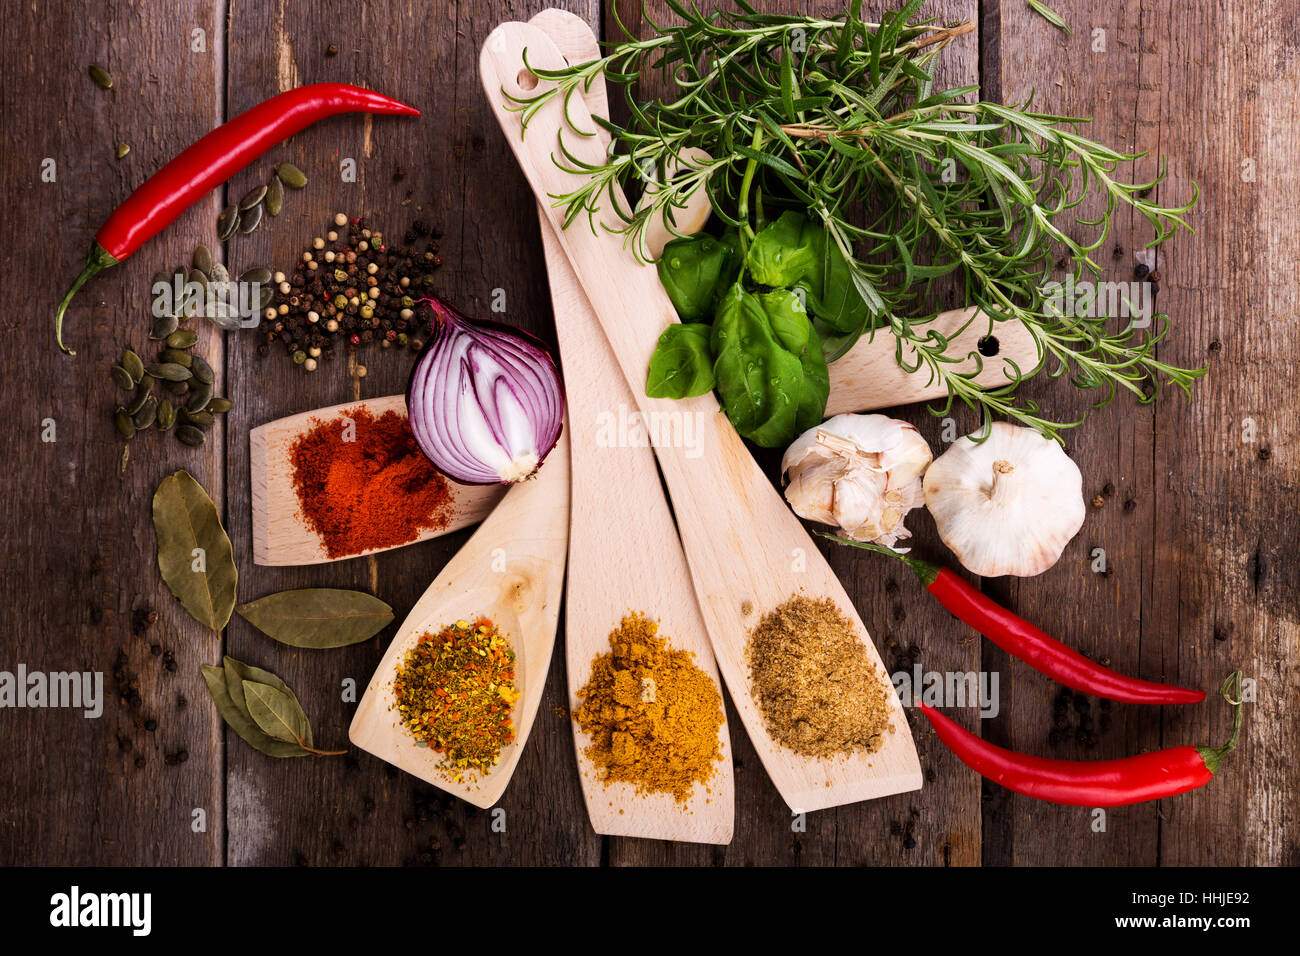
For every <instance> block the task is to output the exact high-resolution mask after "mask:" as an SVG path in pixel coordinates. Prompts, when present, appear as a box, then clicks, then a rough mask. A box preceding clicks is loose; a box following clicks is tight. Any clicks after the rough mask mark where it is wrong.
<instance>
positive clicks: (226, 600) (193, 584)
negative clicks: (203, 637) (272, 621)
mask: <svg viewBox="0 0 1300 956" xmlns="http://www.w3.org/2000/svg"><path fill="white" fill-rule="evenodd" d="M153 527H154V532H155V534H156V535H157V538H158V570H159V571H160V572H162V577H163V581H165V582H166V583H167V587H168V588H170V589H171V592H172V594H174V595H176V597H177V599H178V600H179V601H180V602H181V604H182V605H184V607H185V610H187V611H189V613H190V616H191V617H193V618H194V620H196V621H198V622H199V623H200V624H202V625H204V626H206V627H209V628H211V629H212V631H213V632H214V633H218V634H219V633H220V632H221V629H222V628H223V627H225V626H226V623H227V622H228V621H229V620H230V612H231V611H232V610H234V607H235V583H236V581H237V579H238V577H239V575H238V572H237V571H236V569H235V556H234V553H233V552H232V550H231V547H230V538H229V537H227V536H226V529H225V528H223V527H222V526H221V517H220V516H219V515H218V514H217V507H216V505H214V504H213V503H212V499H211V498H210V497H208V493H207V492H206V491H204V490H203V486H202V485H200V484H199V483H198V482H197V481H195V480H194V477H193V476H192V475H190V473H189V472H187V471H184V470H181V471H178V472H176V473H175V474H174V475H170V476H168V477H166V478H164V479H163V480H162V483H161V484H159V485H158V490H157V491H156V492H154V496H153Z"/></svg>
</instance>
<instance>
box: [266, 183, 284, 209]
mask: <svg viewBox="0 0 1300 956" xmlns="http://www.w3.org/2000/svg"><path fill="white" fill-rule="evenodd" d="M283 208H284V183H282V182H281V181H280V177H279V176H272V177H271V181H270V182H269V183H267V184H266V214H267V215H268V216H278V215H280V210H281V209H283Z"/></svg>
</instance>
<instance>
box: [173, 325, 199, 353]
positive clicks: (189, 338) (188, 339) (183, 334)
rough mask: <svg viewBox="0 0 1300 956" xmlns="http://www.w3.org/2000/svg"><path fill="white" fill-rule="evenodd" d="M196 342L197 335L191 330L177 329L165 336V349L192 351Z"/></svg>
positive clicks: (197, 339)
mask: <svg viewBox="0 0 1300 956" xmlns="http://www.w3.org/2000/svg"><path fill="white" fill-rule="evenodd" d="M198 341H199V333H197V332H195V331H194V330H193V329H177V330H176V331H175V332H173V333H172V334H171V335H169V336H167V347H168V348H169V349H192V348H194V346H195V345H197V344H198Z"/></svg>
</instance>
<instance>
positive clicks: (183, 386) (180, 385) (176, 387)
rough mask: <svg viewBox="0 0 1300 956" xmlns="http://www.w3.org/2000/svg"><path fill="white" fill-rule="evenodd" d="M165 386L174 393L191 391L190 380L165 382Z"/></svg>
mask: <svg viewBox="0 0 1300 956" xmlns="http://www.w3.org/2000/svg"><path fill="white" fill-rule="evenodd" d="M163 388H165V389H167V391H168V392H170V393H171V394H173V395H176V396H181V395H185V394H188V393H189V390H190V383H189V382H163Z"/></svg>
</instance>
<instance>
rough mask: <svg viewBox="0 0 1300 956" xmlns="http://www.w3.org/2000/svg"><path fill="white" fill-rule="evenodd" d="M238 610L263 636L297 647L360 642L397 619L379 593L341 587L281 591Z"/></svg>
mask: <svg viewBox="0 0 1300 956" xmlns="http://www.w3.org/2000/svg"><path fill="white" fill-rule="evenodd" d="M235 610H236V611H238V612H239V616H240V617H242V618H243V619H244V620H246V621H248V623H250V624H252V625H253V626H254V627H255V628H257V629H258V630H259V631H261V632H262V633H263V634H266V635H267V636H268V637H272V638H274V639H275V640H277V641H279V642H280V643H281V644H290V645H292V646H293V647H316V648H323V647H346V646H347V645H349V644H359V643H361V642H362V641H366V640H369V639H370V638H372V637H374V636H375V635H376V634H378V633H379V632H380V631H381V630H383V629H384V627H385V626H387V624H388V622H389V621H391V620H392V619H393V609H392V608H391V607H389V606H388V605H387V604H385V603H384V602H383V601H381V600H379V598H377V597H375V596H374V595H371V594H366V593H365V592H364V591H345V590H341V589H338V588H301V589H299V590H296V591H280V592H278V593H276V594H268V595H267V596H266V597H263V598H258V599H257V600H256V601H251V602H249V603H248V604H241V605H239V607H237V608H235Z"/></svg>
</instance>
